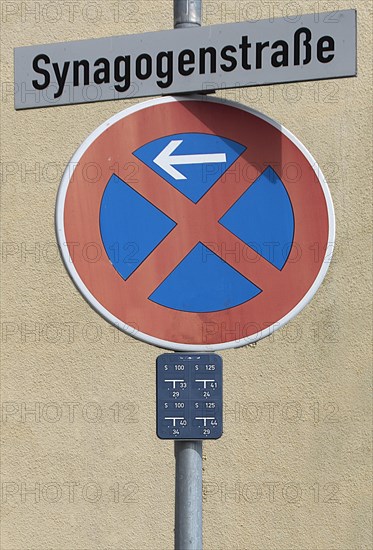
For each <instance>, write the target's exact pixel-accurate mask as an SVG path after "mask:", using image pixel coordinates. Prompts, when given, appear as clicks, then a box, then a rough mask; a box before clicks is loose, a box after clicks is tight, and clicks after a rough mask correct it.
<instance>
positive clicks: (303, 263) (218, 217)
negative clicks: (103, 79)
mask: <svg viewBox="0 0 373 550" xmlns="http://www.w3.org/2000/svg"><path fill="white" fill-rule="evenodd" d="M56 227H57V237H58V242H59V246H60V249H61V252H62V256H63V259H64V263H65V265H66V268H67V270H68V272H69V273H70V275H71V277H72V279H73V281H74V282H75V284H76V286H77V288H78V289H79V291H80V292H81V293H82V294H83V296H84V297H85V298H86V299H87V300H88V302H89V303H90V304H91V305H92V306H93V307H94V308H95V309H96V311H98V312H99V313H100V314H101V315H102V316H103V317H105V318H106V319H107V320H108V321H109V322H111V323H112V324H113V325H115V326H116V327H118V329H120V330H123V331H124V332H126V333H128V334H130V335H132V336H134V337H136V338H139V339H140V340H143V341H145V342H147V343H150V344H153V345H156V346H159V347H162V348H166V349H173V350H179V351H213V350H218V349H224V348H229V347H239V346H242V345H245V344H249V343H251V342H255V341H257V340H259V339H260V338H263V337H264V336H268V335H269V334H272V332H273V331H274V330H276V329H278V328H280V327H282V326H283V325H284V324H285V323H286V322H287V321H289V320H290V319H292V318H293V317H294V316H295V315H296V314H297V313H299V312H300V311H301V310H302V308H303V307H304V306H305V305H306V304H307V303H308V302H309V301H310V299H311V298H312V296H313V295H314V294H315V292H316V290H317V288H318V287H319V286H320V284H321V282H322V280H323V278H324V276H325V274H326V271H327V268H328V265H329V262H330V258H331V254H332V251H333V243H334V211H333V205H332V201H331V197H330V193H329V189H328V187H327V184H326V182H325V179H324V177H323V175H322V173H321V171H320V168H319V167H318V166H317V164H316V162H315V160H314V159H313V157H312V156H311V154H310V153H309V152H308V151H307V149H306V148H305V147H304V146H303V145H302V144H301V143H300V142H299V141H298V140H297V139H296V138H295V137H294V136H293V135H292V134H291V133H290V132H289V131H287V130H286V129H285V128H283V127H282V126H281V125H280V124H278V123H276V122H275V121H273V120H271V119H270V118H268V117H266V116H265V115H263V114H260V113H258V112H256V111H253V110H251V109H249V108H247V107H245V106H243V105H239V104H236V103H231V102H226V101H222V100H217V99H210V98H209V99H208V98H207V97H206V96H187V97H178V98H175V97H164V98H159V99H154V100H151V101H147V102H144V103H141V104H139V105H136V106H134V107H131V108H129V109H126V110H125V111H122V112H120V113H118V114H116V115H115V116H113V117H112V118H111V119H109V120H108V121H106V122H105V123H104V124H102V125H101V126H100V127H99V128H97V130H95V131H94V132H93V133H92V134H91V135H90V136H89V137H88V138H87V139H86V140H85V141H84V143H83V144H82V145H81V146H80V148H79V149H78V151H77V152H76V154H75V155H74V157H73V158H72V160H71V163H70V164H69V166H68V168H67V169H66V171H65V174H64V176H63V179H62V182H61V185H60V189H59V192H58V197H57V205H56Z"/></svg>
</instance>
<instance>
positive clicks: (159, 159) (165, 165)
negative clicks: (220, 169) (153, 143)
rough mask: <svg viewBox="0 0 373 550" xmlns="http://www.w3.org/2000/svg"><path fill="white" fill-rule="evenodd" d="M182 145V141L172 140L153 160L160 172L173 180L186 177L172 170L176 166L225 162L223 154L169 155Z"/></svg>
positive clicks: (174, 169)
mask: <svg viewBox="0 0 373 550" xmlns="http://www.w3.org/2000/svg"><path fill="white" fill-rule="evenodd" d="M182 143H183V140H182V139H173V140H172V141H170V143H169V144H168V145H166V147H165V148H164V149H163V150H162V151H161V152H160V153H159V155H157V156H156V157H155V159H154V162H155V164H157V165H158V166H159V167H160V168H162V170H164V171H165V172H167V174H169V175H170V176H171V177H172V178H174V179H175V180H186V177H185V176H184V175H183V174H182V173H181V172H179V171H178V170H176V168H174V166H175V165H177V164H207V163H213V162H214V163H215V162H227V156H226V154H225V153H206V154H205V155H173V156H171V154H172V153H173V152H174V151H175V149H177V148H178V147H179V145H181V144H182Z"/></svg>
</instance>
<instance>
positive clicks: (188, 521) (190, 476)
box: [174, 0, 202, 550]
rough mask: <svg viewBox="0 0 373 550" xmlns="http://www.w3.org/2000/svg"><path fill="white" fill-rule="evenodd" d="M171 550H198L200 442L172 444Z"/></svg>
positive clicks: (196, 14)
mask: <svg viewBox="0 0 373 550" xmlns="http://www.w3.org/2000/svg"><path fill="white" fill-rule="evenodd" d="M201 13H202V0H174V28H175V29H185V28H189V27H200V26H201ZM175 550H202V441H175Z"/></svg>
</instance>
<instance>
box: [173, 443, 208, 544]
mask: <svg viewBox="0 0 373 550" xmlns="http://www.w3.org/2000/svg"><path fill="white" fill-rule="evenodd" d="M175 467H176V472H175V550H202V441H175Z"/></svg>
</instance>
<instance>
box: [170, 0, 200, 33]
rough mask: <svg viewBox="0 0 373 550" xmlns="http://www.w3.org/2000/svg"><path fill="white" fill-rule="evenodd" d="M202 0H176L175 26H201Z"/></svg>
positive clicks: (179, 27)
mask: <svg viewBox="0 0 373 550" xmlns="http://www.w3.org/2000/svg"><path fill="white" fill-rule="evenodd" d="M201 14H202V0H174V28H175V29H185V28H188V27H200V26H201Z"/></svg>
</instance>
